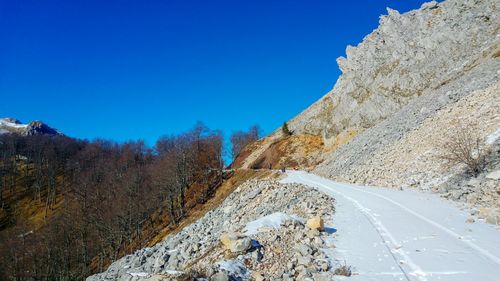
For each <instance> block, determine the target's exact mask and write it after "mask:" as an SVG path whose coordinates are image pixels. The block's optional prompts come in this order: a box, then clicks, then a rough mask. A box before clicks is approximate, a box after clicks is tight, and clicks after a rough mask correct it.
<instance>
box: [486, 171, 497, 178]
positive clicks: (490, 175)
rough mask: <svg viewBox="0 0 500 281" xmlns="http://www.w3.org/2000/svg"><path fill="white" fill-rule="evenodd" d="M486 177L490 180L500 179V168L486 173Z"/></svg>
mask: <svg viewBox="0 0 500 281" xmlns="http://www.w3.org/2000/svg"><path fill="white" fill-rule="evenodd" d="M486 178H487V179H490V180H500V170H496V171H493V172H491V173H488V174H487V175H486Z"/></svg>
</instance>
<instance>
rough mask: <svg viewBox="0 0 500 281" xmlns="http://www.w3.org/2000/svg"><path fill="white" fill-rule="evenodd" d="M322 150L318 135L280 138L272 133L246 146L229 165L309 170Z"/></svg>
mask: <svg viewBox="0 0 500 281" xmlns="http://www.w3.org/2000/svg"><path fill="white" fill-rule="evenodd" d="M279 135H281V134H279ZM324 149H325V144H324V143H323V138H322V137H321V136H315V135H309V134H302V135H291V136H286V137H283V136H278V133H274V134H272V135H270V136H268V137H265V138H263V139H260V140H258V141H256V142H254V143H253V144H250V145H249V146H247V147H246V148H245V149H244V150H243V151H242V153H240V155H238V157H237V158H236V160H235V161H234V163H233V165H232V166H233V167H235V168H240V167H242V168H250V169H280V168H282V167H285V168H297V169H299V168H300V169H309V168H311V167H314V166H316V165H317V164H318V163H319V161H320V156H321V154H322V153H323V152H324Z"/></svg>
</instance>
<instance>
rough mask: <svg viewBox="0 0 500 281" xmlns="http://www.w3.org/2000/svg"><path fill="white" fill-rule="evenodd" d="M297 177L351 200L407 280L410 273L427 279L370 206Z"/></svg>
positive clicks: (314, 182)
mask: <svg viewBox="0 0 500 281" xmlns="http://www.w3.org/2000/svg"><path fill="white" fill-rule="evenodd" d="M297 177H298V178H299V179H300V180H302V181H303V182H309V183H312V184H314V185H316V186H319V187H323V189H325V190H327V191H330V192H333V193H335V194H338V195H340V196H342V197H344V198H345V199H347V200H349V201H350V202H351V203H352V204H353V205H354V206H355V207H356V208H357V209H358V210H359V211H360V212H361V213H363V215H364V216H365V217H366V218H367V219H368V221H369V222H370V224H371V225H372V226H373V227H374V229H375V230H376V231H377V233H378V234H379V236H380V238H381V239H382V241H383V242H384V245H385V246H386V247H387V249H388V251H389V253H390V254H391V256H392V258H393V259H394V262H395V263H396V265H397V266H398V268H399V269H400V270H401V272H402V273H403V275H404V277H405V279H406V280H408V281H410V280H411V278H410V276H409V275H412V276H416V277H417V278H418V280H421V281H426V280H427V278H425V273H424V272H423V270H422V269H421V268H420V266H418V265H417V264H416V263H415V262H413V260H412V259H411V258H410V257H409V256H408V255H407V254H406V253H405V252H404V251H402V250H401V249H397V248H398V247H399V243H398V242H397V241H396V239H395V238H394V236H393V235H392V234H391V232H390V231H389V230H388V229H387V228H386V227H385V226H384V224H383V223H382V222H381V221H380V220H379V219H377V218H376V217H375V216H374V215H373V214H372V213H371V212H370V210H369V209H368V208H366V207H364V206H363V205H361V204H360V203H359V201H357V200H356V199H354V198H352V197H349V196H347V195H345V194H342V193H341V192H338V191H336V190H334V189H333V188H331V187H329V186H327V185H325V184H323V183H320V182H317V181H313V180H309V179H304V178H303V177H302V176H301V175H297ZM398 255H399V256H400V257H401V259H399V258H398ZM401 260H403V261H404V264H406V265H407V266H408V267H410V269H411V272H410V273H408V272H406V270H405V269H404V268H403V267H402V265H401V262H400V261H401Z"/></svg>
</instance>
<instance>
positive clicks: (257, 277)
mask: <svg viewBox="0 0 500 281" xmlns="http://www.w3.org/2000/svg"><path fill="white" fill-rule="evenodd" d="M252 280H254V281H264V280H266V278H265V277H264V274H262V273H260V272H258V271H254V272H252Z"/></svg>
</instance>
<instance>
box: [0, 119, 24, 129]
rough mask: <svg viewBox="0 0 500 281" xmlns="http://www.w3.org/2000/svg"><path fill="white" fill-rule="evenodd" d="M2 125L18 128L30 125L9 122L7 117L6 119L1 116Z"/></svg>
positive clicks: (0, 123)
mask: <svg viewBox="0 0 500 281" xmlns="http://www.w3.org/2000/svg"><path fill="white" fill-rule="evenodd" d="M0 125H3V126H6V127H11V128H16V129H20V128H26V127H28V125H26V124H16V123H13V122H9V121H8V120H7V119H4V118H0Z"/></svg>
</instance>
